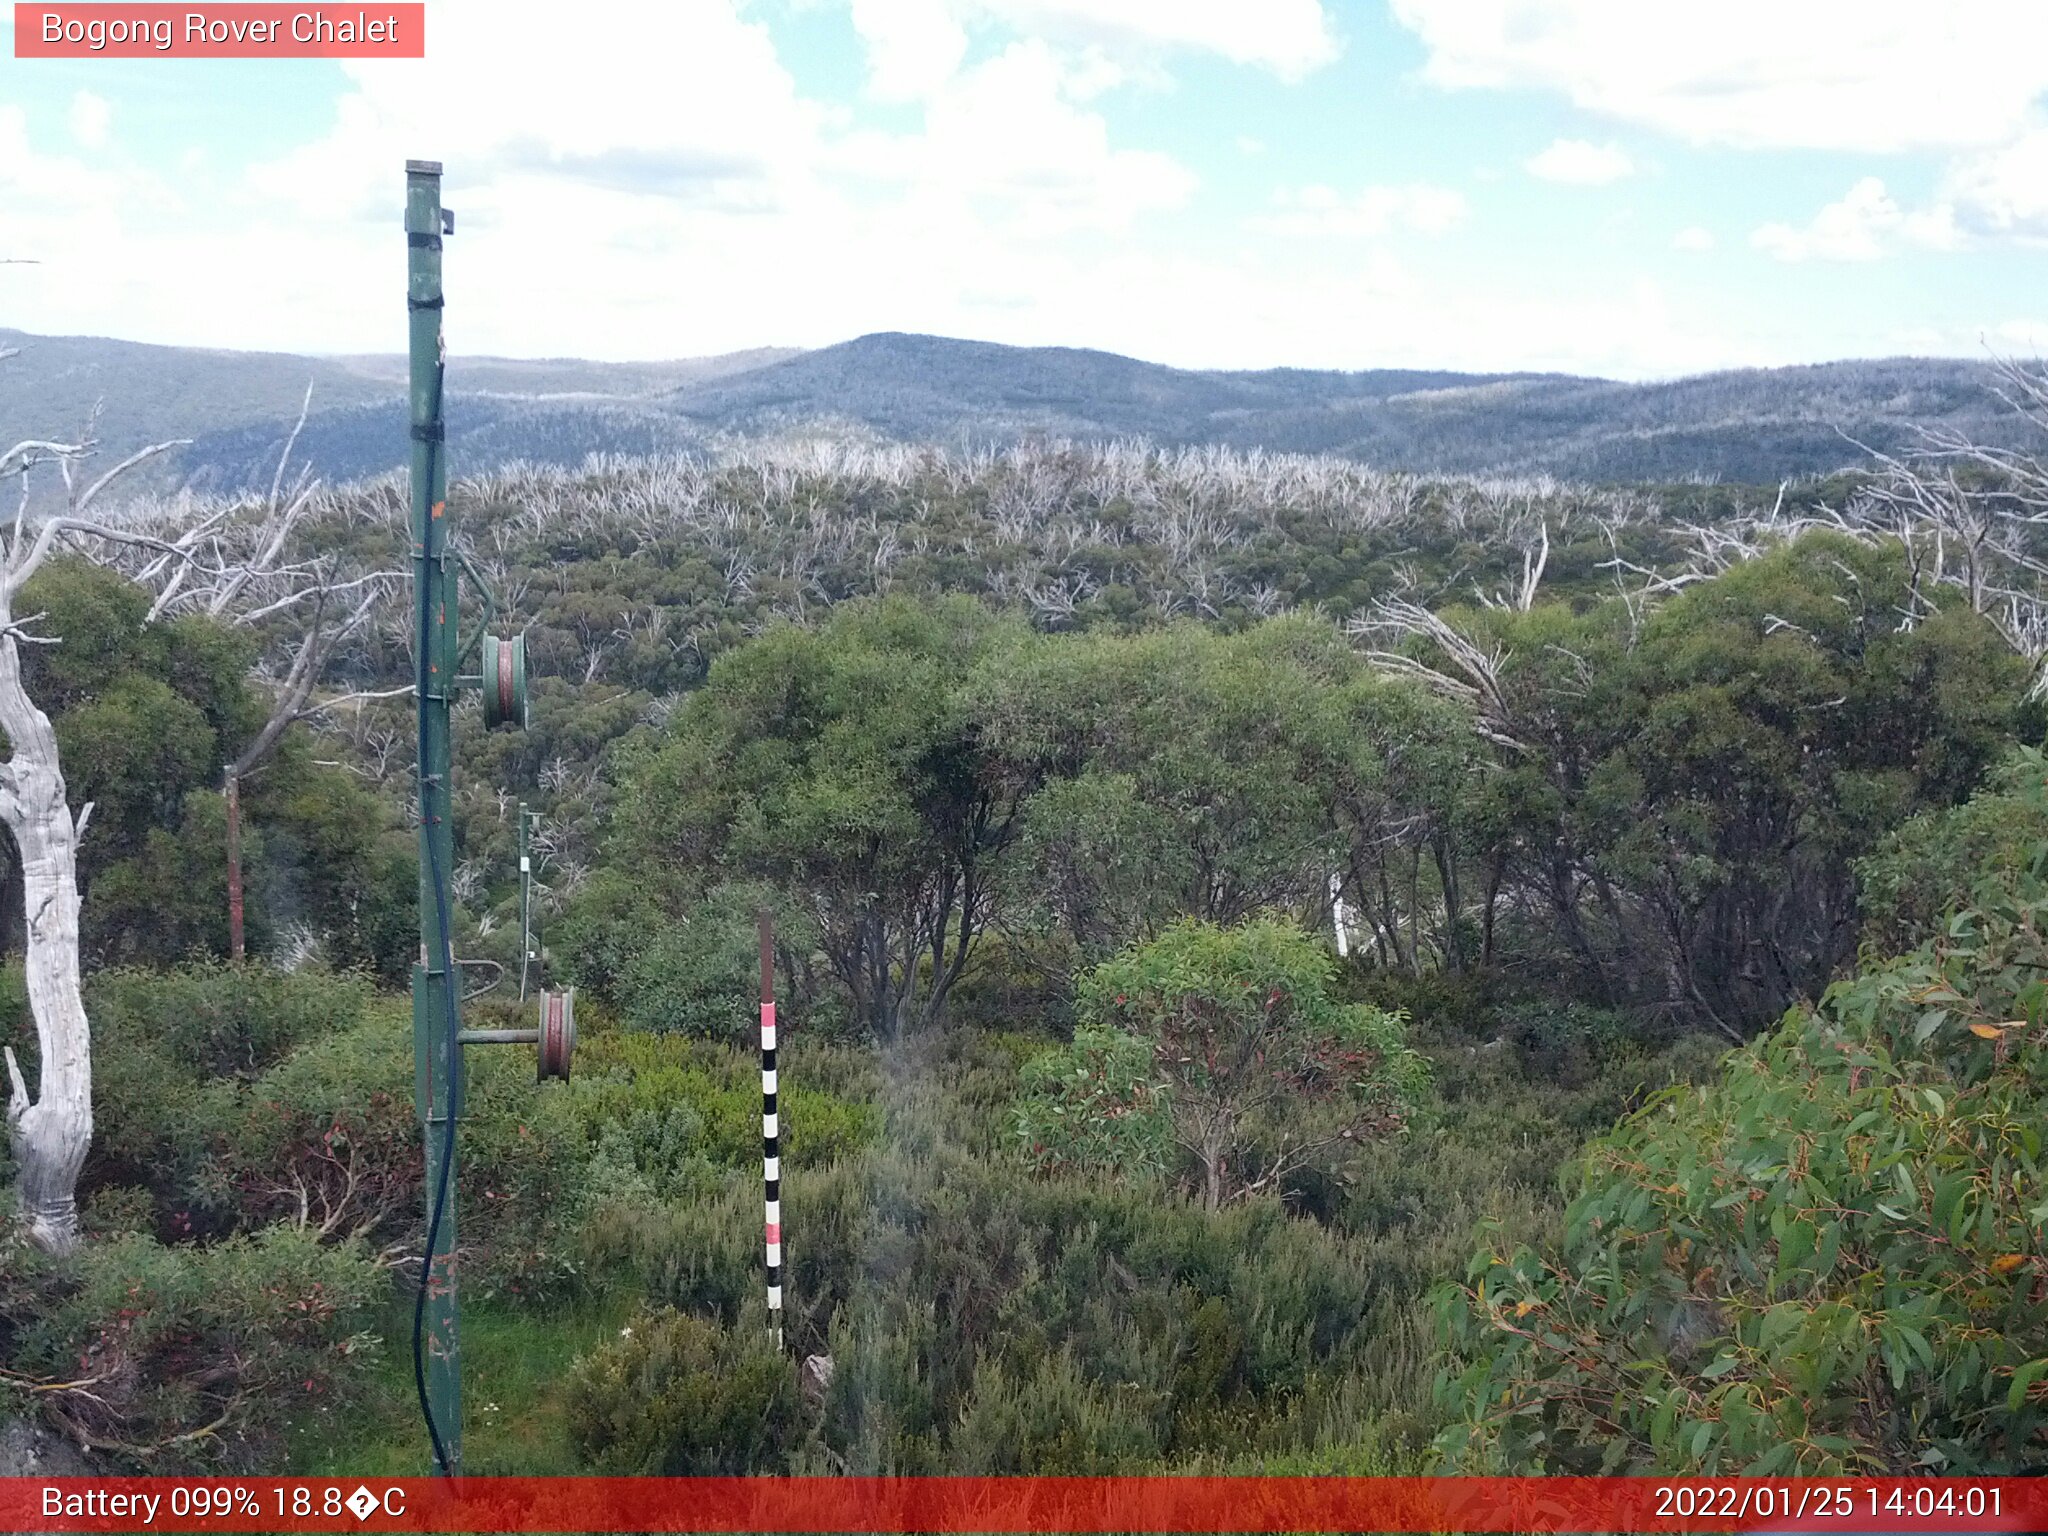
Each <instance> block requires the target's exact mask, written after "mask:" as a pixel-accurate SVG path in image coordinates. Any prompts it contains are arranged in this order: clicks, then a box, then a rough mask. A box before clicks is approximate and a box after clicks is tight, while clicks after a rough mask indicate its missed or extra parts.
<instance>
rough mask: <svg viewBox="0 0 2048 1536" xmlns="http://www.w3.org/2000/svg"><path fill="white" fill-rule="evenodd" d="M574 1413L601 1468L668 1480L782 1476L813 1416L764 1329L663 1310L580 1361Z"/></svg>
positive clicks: (573, 1387) (580, 1437)
mask: <svg viewBox="0 0 2048 1536" xmlns="http://www.w3.org/2000/svg"><path fill="white" fill-rule="evenodd" d="M569 1410H570V1414H571V1423H572V1424H573V1425H574V1434H575V1440H576V1445H577V1448H578V1450H579V1451H580V1452H581V1453H582V1455H583V1456H584V1458H585V1459H586V1460H587V1461H588V1462H589V1464H590V1465H591V1467H592V1468H593V1469H594V1470H596V1471H600V1472H606V1473H611V1474H614V1475H619V1474H624V1475H638V1476H661V1477H686V1476H692V1475H703V1474H710V1473H723V1474H727V1475H731V1474H734V1473H748V1472H779V1471H782V1470H783V1469H784V1467H785V1464H786V1462H787V1458H788V1456H789V1453H790V1449H791V1447H792V1446H793V1445H794V1444H795V1442H796V1441H797V1439H798V1438H799V1437H800V1436H801V1435H802V1433H803V1430H804V1427H805V1419H806V1418H807V1417H808V1415H807V1413H806V1411H805V1408H804V1403H803V1399H802V1397H801V1395H800V1394H799V1393H798V1391H797V1383H796V1367H795V1365H794V1363H793V1362H791V1361H789V1360H787V1359H785V1358H784V1357H783V1356H782V1355H781V1354H780V1353H778V1352H777V1350H776V1348H775V1345H774V1342H773V1340H772V1339H771V1338H770V1336H769V1333H768V1329H767V1325H766V1323H765V1322H763V1321H762V1320H761V1319H759V1318H758V1317H757V1318H755V1319H754V1320H753V1326H752V1327H751V1328H748V1329H745V1330H739V1329H731V1328H721V1327H719V1326H718V1325H717V1324H715V1323H709V1322H706V1321H704V1320H703V1319H702V1318H696V1317H690V1316H686V1315H684V1314H682V1313H678V1312H674V1311H670V1310H665V1309H664V1310H661V1311H650V1312H642V1313H641V1314H639V1315H638V1316H636V1317H635V1318H633V1320H632V1321H631V1322H629V1323H628V1324H627V1325H626V1326H625V1327H624V1328H622V1329H621V1330H620V1332H619V1337H618V1338H617V1339H615V1340H613V1341H612V1342H611V1343H609V1344H606V1345H604V1346H602V1347H601V1348H599V1349H598V1350H596V1351H595V1352H593V1353H592V1354H591V1355H589V1356H588V1357H586V1358H585V1359H584V1360H582V1361H580V1362H579V1363H578V1365H577V1369H576V1374H575V1376H574V1378H573V1379H572V1381H571V1383H570V1387H569Z"/></svg>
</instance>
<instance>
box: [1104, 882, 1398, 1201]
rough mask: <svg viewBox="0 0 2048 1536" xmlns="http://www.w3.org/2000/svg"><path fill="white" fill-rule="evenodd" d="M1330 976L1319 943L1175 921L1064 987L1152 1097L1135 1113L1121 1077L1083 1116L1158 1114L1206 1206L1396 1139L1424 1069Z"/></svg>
mask: <svg viewBox="0 0 2048 1536" xmlns="http://www.w3.org/2000/svg"><path fill="white" fill-rule="evenodd" d="M1335 969H1336V968H1335V963H1334V961H1333V960H1332V959H1331V958H1330V956H1329V953H1328V952H1327V951H1326V950H1325V949H1324V948H1323V947H1322V945H1321V944H1319V943H1318V942H1317V941H1316V940H1314V939H1311V938H1310V937H1309V936H1308V935H1306V934H1304V933H1302V932H1301V931H1300V930H1299V929H1297V928H1293V927H1290V926H1288V925H1286V924H1284V923H1278V922H1272V921H1256V922H1248V923H1245V924H1242V925H1240V926H1239V927H1236V928H1219V927H1217V926H1215V925H1214V924H1211V923H1202V922H1194V921H1188V922H1182V923H1176V924H1175V925H1173V926H1172V927H1170V928H1168V929H1167V930H1166V931H1165V932H1164V933H1162V934H1161V935H1160V936H1159V937H1158V938H1156V939H1154V940H1153V941H1152V942H1151V943H1149V944H1145V945H1142V946H1140V947H1138V948H1136V949H1133V950H1131V951H1130V952H1129V953H1127V954H1125V955H1122V956H1120V957H1118V958H1117V959H1115V960H1111V961H1106V962H1104V963H1103V964H1101V965H1099V966H1097V967H1095V969H1094V970H1092V971H1090V972H1088V974H1087V975H1085V976H1083V977H1082V978H1081V979H1080V981H1079V982H1078V983H1077V985H1076V988H1075V992H1076V999H1077V1004H1078V1008H1079V1012H1080V1015H1081V1017H1082V1018H1083V1019H1084V1020H1087V1021H1088V1022H1090V1023H1091V1024H1094V1025H1097V1026H1099V1027H1102V1028H1105V1029H1112V1030H1119V1031H1125V1032H1128V1033H1129V1034H1130V1035H1132V1036H1133V1037H1135V1038H1137V1039H1139V1040H1141V1041H1142V1042H1144V1046H1145V1048H1146V1049H1148V1050H1149V1051H1150V1052H1151V1055H1152V1072H1153V1074H1154V1076H1155V1079H1156V1087H1153V1088H1150V1089H1148V1090H1146V1092H1145V1093H1144V1095H1143V1098H1144V1104H1143V1105H1142V1106H1141V1105H1140V1103H1139V1102H1138V1100H1137V1098H1134V1095H1135V1094H1137V1092H1138V1089H1137V1088H1136V1086H1135V1084H1136V1083H1137V1081H1139V1078H1138V1075H1137V1074H1135V1073H1134V1072H1131V1071H1128V1070H1126V1071H1124V1072H1123V1075H1122V1077H1121V1078H1120V1079H1119V1081H1120V1083H1121V1085H1122V1086H1121V1088H1120V1089H1119V1090H1118V1091H1114V1092H1109V1091H1106V1092H1105V1093H1104V1094H1103V1095H1102V1096H1101V1097H1100V1099H1099V1100H1098V1101H1097V1102H1095V1103H1093V1104H1091V1105H1090V1106H1089V1110H1090V1113H1092V1114H1093V1115H1095V1116H1096V1117H1097V1118H1098V1119H1102V1120H1109V1119H1122V1118H1125V1117H1127V1116H1129V1115H1132V1114H1134V1113H1137V1112H1139V1111H1140V1110H1141V1108H1145V1107H1149V1106H1150V1105H1151V1104H1152V1103H1154V1102H1157V1103H1158V1104H1160V1105H1161V1106H1163V1111H1164V1113H1165V1115H1166V1116H1167V1118H1168V1119H1169V1120H1170V1121H1171V1123H1172V1137H1173V1140H1174V1141H1175V1142H1177V1143H1178V1144H1179V1145H1180V1146H1181V1147H1182V1148H1184V1149H1185V1150H1186V1151H1187V1153H1188V1154H1189V1156H1190V1157H1191V1158H1192V1159H1193V1161H1194V1164H1195V1184H1196V1188H1197V1189H1198V1190H1199V1191H1200V1193H1201V1197H1202V1199H1203V1202H1204V1203H1205V1204H1207V1205H1208V1206H1209V1207H1210V1208H1211V1209H1215V1208H1217V1207H1219V1206H1221V1205H1223V1204H1224V1203H1225V1202H1226V1201H1230V1200H1235V1199H1242V1198H1244V1197H1246V1196H1248V1195H1252V1194H1257V1193H1262V1192H1263V1193H1267V1194H1280V1193H1283V1192H1285V1191H1286V1189H1287V1188H1288V1187H1289V1185H1288V1181H1289V1180H1290V1178H1292V1177H1294V1176H1296V1175H1298V1174H1299V1173H1301V1172H1302V1171H1303V1170H1305V1169H1307V1168H1310V1167H1311V1166H1313V1165H1314V1163H1315V1162H1316V1161H1317V1160H1319V1159H1330V1158H1336V1159H1338V1160H1340V1161H1341V1160H1342V1159H1344V1157H1345V1156H1346V1155H1347V1154H1348V1152H1349V1150H1350V1149H1352V1148H1354V1147H1356V1146H1357V1145H1358V1144H1360V1143H1361V1142H1363V1141H1366V1140H1369V1139H1372V1138H1373V1137H1376V1136H1382V1135H1387V1134H1391V1133H1393V1132H1395V1131H1398V1130H1400V1129H1401V1128H1402V1127H1403V1125H1404V1124H1405V1122H1406V1121H1407V1119H1408V1118H1409V1117H1410V1116H1411V1115H1412V1114H1413V1113H1414V1112H1415V1110H1416V1109H1417V1108H1418V1107H1419V1106H1420V1105H1421V1102H1422V1099H1423V1096H1424V1093H1425V1091H1426V1089H1427V1086H1428V1082H1429V1068H1428V1063H1427V1062H1426V1061H1425V1060H1424V1058H1423V1057H1422V1056H1420V1055H1419V1054H1418V1053H1416V1052H1415V1051H1413V1050H1411V1049H1409V1047H1408V1044H1407V1041H1406V1037H1405V1031H1404V1023H1405V1021H1404V1020H1403V1019H1402V1018H1401V1017H1400V1016H1399V1015H1398V1014H1390V1013H1386V1012H1383V1011H1381V1010H1380V1009H1378V1008H1374V1007H1372V1006H1371V1005H1369V1004H1361V1003H1346V1002H1344V1001H1342V1000H1341V999H1340V998H1339V997H1338V996H1337V995H1336V993H1335V992H1334V990H1333V984H1334V981H1335ZM1103 1069H1104V1070H1105V1071H1109V1070H1111V1063H1110V1062H1109V1061H1108V1060H1107V1059H1105V1061H1104V1062H1103Z"/></svg>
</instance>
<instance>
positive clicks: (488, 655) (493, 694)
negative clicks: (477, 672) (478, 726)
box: [482, 634, 526, 730]
mask: <svg viewBox="0 0 2048 1536" xmlns="http://www.w3.org/2000/svg"><path fill="white" fill-rule="evenodd" d="M482 660H483V696H484V724H485V725H486V726H488V727H490V728H491V729H493V730H495V729H496V728H497V727H499V726H501V725H516V726H518V727H519V728H520V729H521V730H525V729H526V636H525V635H523V634H521V635H514V636H512V637H511V639H509V640H500V639H499V638H498V637H497V636H496V635H485V636H484V645H483V658H482Z"/></svg>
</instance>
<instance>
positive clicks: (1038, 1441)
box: [953, 1353, 1159, 1477]
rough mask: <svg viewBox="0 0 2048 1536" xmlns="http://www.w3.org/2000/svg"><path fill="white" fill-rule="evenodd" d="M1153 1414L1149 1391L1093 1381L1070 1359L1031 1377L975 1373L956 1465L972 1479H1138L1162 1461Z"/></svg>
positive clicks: (1000, 1371)
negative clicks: (1134, 1475)
mask: <svg viewBox="0 0 2048 1536" xmlns="http://www.w3.org/2000/svg"><path fill="white" fill-rule="evenodd" d="M1132 1397H1136V1398H1138V1399H1139V1401H1138V1402H1136V1403H1133V1402H1131V1401H1129V1399H1131V1398H1132ZM1153 1406H1154V1405H1153V1404H1152V1403H1150V1402H1148V1401H1145V1400H1144V1394H1143V1392H1142V1389H1134V1388H1133V1387H1128V1386H1122V1387H1112V1386H1105V1385H1103V1384H1102V1383H1101V1382H1099V1381H1097V1380H1092V1379H1091V1378H1090V1377H1089V1375H1088V1374H1087V1373H1086V1372H1084V1371H1083V1370H1082V1369H1081V1367H1080V1366H1079V1365H1077V1364H1076V1363H1075V1362H1074V1358H1073V1356H1072V1355H1070V1354H1066V1353H1060V1354H1057V1355H1054V1356H1052V1357H1051V1358H1050V1359H1048V1360H1045V1361H1043V1362H1041V1363H1040V1364H1039V1365H1038V1366H1037V1368H1036V1369H1034V1370H1032V1371H1031V1372H1030V1373H1029V1374H1028V1375H1023V1376H1019V1375H1016V1374H1014V1373H1012V1372H1011V1371H1009V1370H1006V1369H1005V1368H1004V1367H1003V1366H1002V1365H1001V1364H1000V1363H992V1364H990V1365H987V1366H985V1367H983V1368H982V1369H981V1370H980V1371H978V1372H976V1373H975V1378H974V1390H973V1392H972V1393H971V1394H970V1395H969V1397H968V1399H967V1402H966V1405H965V1406H964V1407H963V1408H962V1409H961V1411H960V1423H959V1427H958V1428H957V1429H956V1430H955V1431H954V1432H953V1443H954V1445H955V1446H956V1447H957V1448H958V1451H957V1454H956V1456H955V1457H954V1465H955V1466H956V1467H957V1468H958V1470H959V1471H960V1472H962V1473H964V1474H967V1475H970V1476H1003V1475H1010V1476H1027V1477H1099V1476H1108V1475H1112V1474H1115V1473H1118V1472H1127V1471H1131V1470H1134V1469H1136V1468H1138V1467H1141V1466H1145V1465H1148V1464H1149V1463H1151V1462H1152V1460H1153V1459H1154V1458H1155V1457H1157V1455H1158V1454H1159V1444H1158V1441H1157V1440H1156V1439H1155V1438H1154V1437H1153V1436H1152V1434H1151V1433H1150V1432H1149V1431H1150V1422H1149V1421H1150V1419H1151V1417H1152V1413H1151V1411H1150V1410H1151V1409H1152V1407H1153Z"/></svg>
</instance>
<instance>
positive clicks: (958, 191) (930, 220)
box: [826, 42, 1195, 239]
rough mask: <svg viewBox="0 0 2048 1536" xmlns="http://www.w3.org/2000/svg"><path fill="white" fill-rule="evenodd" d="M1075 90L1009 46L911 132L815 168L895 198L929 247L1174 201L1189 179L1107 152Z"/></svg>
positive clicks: (1159, 163)
mask: <svg viewBox="0 0 2048 1536" xmlns="http://www.w3.org/2000/svg"><path fill="white" fill-rule="evenodd" d="M1085 92H1086V84H1085V82H1084V83H1082V84H1080V85H1078V86H1077V85H1076V83H1075V81H1074V79H1073V76H1072V73H1071V71H1070V69H1069V67H1068V65H1067V64H1066V62H1065V61H1064V60H1063V59H1062V58H1061V56H1060V55H1058V54H1057V53H1055V52H1054V51H1053V49H1052V48H1050V47H1049V46H1048V45H1046V44H1044V43H1042V42H1016V43H1012V44H1011V45H1010V46H1009V47H1008V48H1006V49H1005V50H1004V51H1003V52H1002V53H1000V54H998V55H996V57H994V58H992V59H989V60H986V61H984V62H982V63H980V64H977V65H975V66H974V67H972V68H970V69H968V70H966V71H965V72H963V73H962V74H960V75H959V76H957V77H955V78H954V79H952V80H950V81H948V82H946V83H945V84H944V85H943V86H941V87H939V88H938V89H937V90H936V91H934V92H933V93H932V95H931V96H930V97H929V98H928V99H927V100H926V102H925V112H924V125H923V129H922V131H921V132H919V133H915V134H878V133H861V134H856V135H852V136H850V137H849V138H848V139H847V140H846V141H845V142H844V143H842V144H840V145H838V146H836V147H834V148H833V149H831V150H829V151H827V152H826V160H827V163H828V164H829V165H830V166H831V167H833V168H835V169H837V170H838V171H840V172H842V173H844V175H846V176H850V177H865V178H868V179H871V180H873V181H876V182H880V183H883V184H886V185H887V186H888V187H889V189H890V190H891V191H892V193H893V194H894V195H897V196H900V197H902V198H903V199H904V201H905V206H904V208H903V209H902V210H901V211H902V213H903V215H904V218H905V221H906V222H905V227H906V228H915V229H918V230H922V231H926V232H928V233H929V234H930V237H931V238H934V239H938V238H944V237H943V236H942V235H941V234H940V233H939V232H941V231H953V232H955V233H958V232H959V231H960V230H961V229H963V228H971V227H975V226H978V225H982V224H988V225H991V226H993V227H997V228H1000V229H1002V230H1003V231H1005V232H1006V233H1007V234H1009V235H1012V236H1029V237H1032V238H1041V239H1042V238H1045V237H1049V236H1053V235H1058V234H1063V233H1069V232H1072V231H1075V230H1080V229H1094V230H1105V229H1106V230H1116V229H1122V228H1124V227H1126V226H1128V225H1129V224H1130V222H1131V221H1132V219H1133V218H1135V217H1136V216H1138V215H1140V214H1144V213H1148V212H1156V211H1159V210H1163V209H1170V208H1177V207H1179V206H1181V205H1182V204H1183V203H1185V202H1186V201H1187V199H1188V197H1189V196H1190V195H1191V194H1192V193H1193V191H1194V188H1195V178H1194V176H1193V174H1192V173H1191V172H1190V171H1188V170H1187V168H1186V167H1185V166H1183V165H1182V164H1181V163H1180V162H1179V161H1178V160H1175V159H1174V158H1173V157H1172V156H1170V155H1165V154H1161V153H1159V152H1157V151H1153V150H1135V149H1119V148H1117V147H1115V146H1114V145H1112V144H1111V142H1110V138H1109V127H1108V124H1107V123H1106V122H1105V121H1104V120H1103V118H1102V117H1101V116H1100V115H1099V114H1098V113H1095V112H1093V111H1090V110H1087V109H1086V108H1085V107H1083V106H1081V105H1080V104H1079V102H1078V101H1077V100H1076V98H1077V97H1078V96H1080V95H1083V94H1085Z"/></svg>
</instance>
